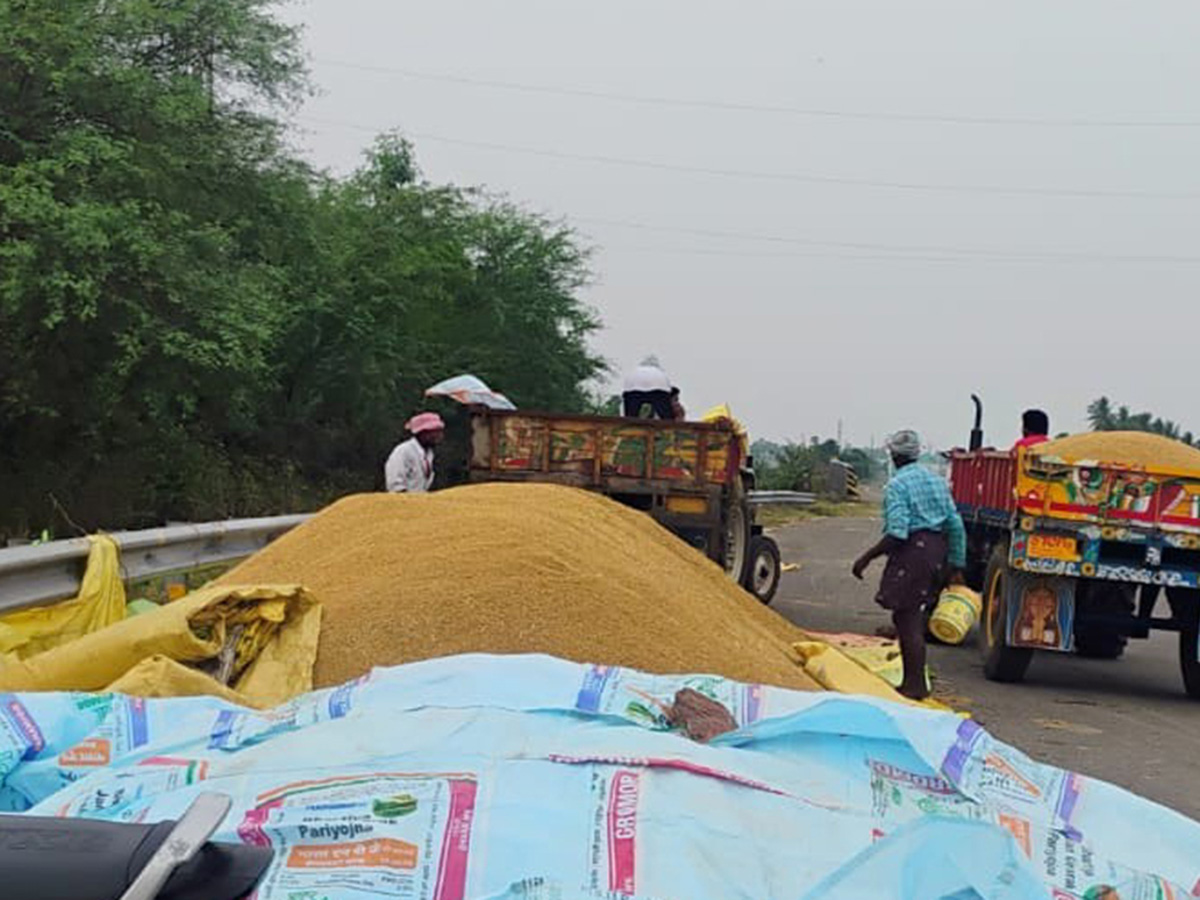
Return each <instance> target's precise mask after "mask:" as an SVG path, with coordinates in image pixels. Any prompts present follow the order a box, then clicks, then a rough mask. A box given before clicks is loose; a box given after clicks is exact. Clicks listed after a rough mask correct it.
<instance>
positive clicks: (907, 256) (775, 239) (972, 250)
mask: <svg viewBox="0 0 1200 900" xmlns="http://www.w3.org/2000/svg"><path fill="white" fill-rule="evenodd" d="M571 221H572V222H578V223H583V224H589V223H590V224H596V226H604V227H612V228H628V229H632V230H643V232H655V233H666V234H684V235H691V236H700V238H710V239H724V240H746V241H760V242H769V244H785V245H797V246H805V247H811V246H817V247H832V248H842V250H862V251H875V254H874V256H864V254H863V253H852V252H847V253H814V252H804V253H796V252H793V253H761V252H744V251H736V250H728V248H704V247H696V248H683V250H665V251H664V252H680V253H683V252H686V253H692V252H695V253H696V254H702V256H731V257H732V256H738V257H742V256H744V257H754V258H763V257H767V258H788V257H793V256H815V257H820V258H835V259H842V258H844V259H872V260H899V262H928V263H972V264H978V263H1060V264H1061V263H1133V264H1144V263H1148V264H1162V263H1168V264H1178V265H1196V264H1200V257H1184V256H1150V254H1146V256H1144V254H1128V253H1114V254H1108V253H1075V252H1062V253H1052V252H1046V251H1024V250H1018V251H1006V250H986V248H977V247H947V246H931V245H905V244H872V242H866V241H826V240H816V239H810V238H796V236H790V235H776V234H762V233H755V232H726V230H715V229H709V228H683V227H674V226H659V224H652V223H647V222H632V221H624V220H611V218H595V217H588V216H572V217H571ZM881 252H882V253H889V254H888V256H881V254H880V253H881ZM913 253H917V254H918V256H913Z"/></svg>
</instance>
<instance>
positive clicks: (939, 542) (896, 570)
mask: <svg viewBox="0 0 1200 900" xmlns="http://www.w3.org/2000/svg"><path fill="white" fill-rule="evenodd" d="M948 552H949V544H948V543H947V541H946V536H945V535H944V534H942V533H940V532H937V531H914V532H913V533H912V534H911V535H909V537H908V540H907V541H905V542H904V545H903V546H902V547H901V548H900V549H899V550H897V551H896V552H895V553H893V554H892V555H891V556H889V557H888V562H887V568H885V569H884V570H883V578H882V579H880V581H879V593H878V594H876V595H875V602H876V603H878V604H879V605H880V606H882V607H883V608H884V609H890V610H892V611H893V612H896V611H905V610H913V609H920V608H921V607H922V606H924V605H925V604H926V603H932V602H933V601H934V600H936V599H937V593H938V591H939V590H940V589H941V587H942V582H943V581H944V580H945V577H946V555H947V553H948Z"/></svg>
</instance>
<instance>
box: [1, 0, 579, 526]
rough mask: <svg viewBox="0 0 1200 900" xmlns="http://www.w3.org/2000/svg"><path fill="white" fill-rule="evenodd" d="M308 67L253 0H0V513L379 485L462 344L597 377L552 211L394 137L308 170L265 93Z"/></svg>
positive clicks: (529, 372)
mask: <svg viewBox="0 0 1200 900" xmlns="http://www.w3.org/2000/svg"><path fill="white" fill-rule="evenodd" d="M306 88H307V84H306V81H305V74H304V71H303V66H302V64H301V53H300V47H299V43H298V40H297V33H296V32H295V30H294V29H292V28H289V27H287V26H285V25H282V24H280V23H279V22H278V21H277V20H276V19H275V18H273V17H272V15H271V11H270V3H269V2H268V0H106V2H103V3H97V2H77V3H76V2H72V3H47V2H41V0H0V499H2V502H0V532H3V531H7V532H9V533H11V532H14V531H21V530H24V529H26V528H41V527H42V526H44V525H47V524H52V523H53V519H54V513H53V507H54V504H53V503H52V501H51V499H50V498H51V495H53V496H54V497H55V498H57V501H58V502H60V503H61V504H62V506H64V507H66V508H67V509H69V510H71V512H72V513H73V515H74V518H75V519H76V520H78V521H79V522H81V523H82V524H83V525H85V526H86V527H89V528H95V527H101V526H103V527H108V528H114V527H120V526H127V525H137V524H147V523H150V522H154V521H160V520H162V519H163V518H166V517H187V518H213V517H219V516H223V515H236V514H253V513H264V512H283V511H288V510H290V509H294V508H298V507H300V506H311V505H312V504H314V503H316V502H319V501H320V500H323V499H325V498H327V497H328V496H330V495H331V494H333V493H336V492H338V491H341V490H345V489H350V488H364V489H369V488H371V487H373V486H374V484H375V482H376V479H377V477H378V476H377V469H378V466H379V464H380V461H381V457H382V454H383V452H384V450H385V449H386V446H387V444H389V443H390V442H391V441H392V440H394V439H395V438H396V437H398V436H399V429H400V423H402V421H403V419H404V417H405V415H406V414H407V413H410V412H412V411H413V410H414V409H415V408H416V407H417V406H418V405H419V404H420V403H421V392H422V390H423V389H424V387H426V386H427V385H429V384H430V383H432V382H433V381H435V380H437V379H439V378H442V377H445V376H447V375H452V374H457V373H459V372H463V371H471V372H474V373H475V374H477V375H480V376H481V377H483V378H485V379H487V380H489V381H491V382H492V383H494V384H495V386H496V387H498V388H500V389H502V390H505V391H506V392H508V393H509V394H510V395H511V396H512V397H513V398H514V399H515V400H516V401H517V402H518V403H520V404H522V405H538V406H546V407H550V408H563V409H575V408H579V407H581V406H582V405H583V404H584V403H585V402H586V401H587V397H586V394H585V385H586V383H587V382H588V381H589V380H590V379H591V378H592V377H593V376H594V375H595V374H596V373H597V372H598V371H600V369H601V368H602V362H601V361H600V360H599V359H598V358H597V357H596V356H595V355H594V354H593V353H591V352H590V350H589V349H588V346H587V339H588V336H589V335H590V334H591V332H592V331H593V330H594V329H595V328H596V327H597V319H596V316H595V314H594V313H593V312H592V311H591V310H590V309H588V308H587V307H586V306H585V305H584V304H583V303H582V302H581V301H580V300H579V298H578V294H579V288H580V287H581V285H582V284H583V283H584V281H585V280H586V278H587V276H588V271H587V260H586V254H585V253H584V252H583V251H582V250H581V249H580V247H579V245H578V243H577V241H576V240H575V239H574V236H573V235H572V233H571V232H570V230H569V229H568V228H566V227H564V226H561V225H559V224H556V223H552V222H547V221H544V220H542V219H540V218H537V217H535V216H531V215H529V214H526V213H524V212H523V211H522V210H520V209H519V208H518V207H516V206H514V205H513V204H511V203H508V202H505V201H503V200H499V199H495V198H491V197H488V196H485V195H482V194H480V193H478V192H473V191H470V190H463V189H459V188H454V187H445V186H436V185H430V184H428V183H426V182H425V181H423V180H422V178H421V174H420V171H419V169H418V167H417V164H416V161H415V154H414V152H413V148H412V147H411V146H410V145H409V144H407V143H406V142H404V141H403V140H402V139H400V138H396V137H389V138H385V139H382V140H381V141H380V142H379V143H378V144H377V145H376V146H375V148H374V149H373V150H372V152H371V153H370V155H369V158H368V160H367V163H366V164H365V165H364V167H363V169H362V170H361V171H360V172H359V173H357V174H356V175H355V176H353V177H352V178H349V179H347V180H344V181H337V180H334V179H331V178H328V177H325V176H322V175H320V174H318V173H315V172H313V171H311V170H310V169H309V168H308V167H307V166H306V165H304V164H303V163H302V162H300V161H299V160H297V159H296V158H294V157H293V156H292V155H290V153H289V152H288V151H287V150H286V148H285V146H284V143H283V140H282V133H283V128H282V126H281V124H280V123H279V122H278V121H277V119H276V118H274V116H275V115H276V114H277V113H278V111H279V110H280V109H281V106H286V104H287V103H289V102H291V101H293V100H295V99H297V98H298V97H300V96H302V95H303V93H304V91H305V90H306ZM60 524H61V523H60Z"/></svg>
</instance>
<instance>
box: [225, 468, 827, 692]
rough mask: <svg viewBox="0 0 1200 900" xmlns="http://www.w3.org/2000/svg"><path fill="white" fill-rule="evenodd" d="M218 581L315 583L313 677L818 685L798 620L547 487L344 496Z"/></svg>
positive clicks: (652, 528) (617, 514) (586, 502)
mask: <svg viewBox="0 0 1200 900" xmlns="http://www.w3.org/2000/svg"><path fill="white" fill-rule="evenodd" d="M220 581H221V582H223V583H226V584H235V583H241V584H253V583H269V582H299V583H301V584H303V585H305V586H306V587H307V588H309V589H310V590H311V591H312V592H313V593H314V595H315V596H316V597H317V599H318V600H320V601H321V603H322V604H323V605H324V607H325V614H324V618H323V623H322V629H321V643H320V650H319V652H318V655H317V668H316V684H317V686H327V685H333V684H340V683H342V682H344V681H346V680H348V679H351V678H355V677H358V676H359V675H362V674H364V673H365V672H367V671H368V670H369V669H370V668H371V667H372V666H376V665H379V666H387V665H397V664H399V663H406V662H413V661H415V660H421V659H427V658H429V657H434V656H446V655H450V654H455V653H473V652H484V653H549V654H552V655H554V656H559V657H564V658H566V659H572V660H576V661H578V662H593V663H608V664H613V665H623V666H632V667H635V668H638V669H643V670H646V671H650V672H658V673H664V674H666V673H681V672H703V673H712V674H718V675H725V676H728V677H730V678H735V679H738V680H742V681H748V682H761V683H765V684H774V685H780V686H782V687H790V688H799V689H810V690H817V689H819V687H818V685H816V683H815V682H813V681H812V680H811V679H810V678H809V677H808V676H807V675H805V674H804V672H803V671H802V670H801V669H800V668H799V666H798V665H797V663H796V660H797V657H796V656H795V654H794V652H793V651H792V649H791V646H790V644H791V642H792V641H795V640H799V639H800V637H801V636H799V635H798V633H797V631H796V629H794V628H793V626H792V625H790V624H789V623H788V622H787V621H785V620H784V619H783V618H781V617H780V616H779V615H777V614H776V613H773V612H771V611H770V610H769V609H766V608H765V607H763V606H762V605H761V604H760V603H758V602H757V601H756V600H755V599H754V598H752V597H751V596H750V595H749V594H747V593H745V592H744V591H742V590H740V589H739V588H737V587H736V586H734V585H733V584H732V583H731V582H730V581H729V580H728V579H727V578H726V577H725V575H724V573H723V572H722V571H721V570H720V569H719V568H718V567H717V566H716V565H714V564H713V563H711V562H710V561H708V560H707V559H705V558H704V557H703V556H701V555H700V554H699V553H697V552H696V551H695V550H693V549H692V548H691V547H688V546H687V545H686V544H684V543H683V542H682V541H680V540H679V539H678V538H676V537H675V536H674V535H672V534H670V533H669V532H668V531H666V530H665V529H663V528H661V527H660V526H659V525H658V524H657V523H655V522H654V521H653V520H652V519H651V518H650V517H649V516H647V515H645V514H644V513H640V512H636V511H634V510H631V509H627V508H626V507H623V506H621V505H619V504H617V503H615V502H613V501H611V500H608V499H607V498H604V497H601V496H597V495H595V494H589V493H586V492H583V491H577V490H573V489H570V488H563V487H557V486H554V485H542V484H520V485H516V484H484V485H474V486H471V487H462V488H455V489H453V490H448V491H442V492H438V493H433V494H417V495H412V496H405V495H395V494H362V495H358V496H353V497H347V498H345V499H344V500H341V501H339V502H337V503H335V504H333V505H332V506H330V507H328V508H327V509H325V510H324V511H322V512H321V513H320V514H319V515H317V516H316V517H314V518H313V519H312V520H310V521H309V522H307V523H305V524H304V525H302V526H300V527H299V528H297V529H295V530H294V531H292V532H290V533H289V534H287V535H285V536H284V537H282V538H280V539H279V540H278V541H276V542H275V543H273V544H271V545H270V546H269V547H267V548H266V549H264V550H262V551H261V552H260V553H258V554H257V555H255V556H253V557H251V558H250V559H248V560H246V561H245V562H244V563H242V564H241V565H239V566H237V567H236V568H235V569H233V570H231V571H230V572H228V573H226V574H225V575H224V576H223V577H222V578H221V579H220Z"/></svg>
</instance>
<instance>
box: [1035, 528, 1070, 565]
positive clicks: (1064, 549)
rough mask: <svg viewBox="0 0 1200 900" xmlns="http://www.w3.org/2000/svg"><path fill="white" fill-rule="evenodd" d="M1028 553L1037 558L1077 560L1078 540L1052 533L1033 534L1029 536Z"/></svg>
mask: <svg viewBox="0 0 1200 900" xmlns="http://www.w3.org/2000/svg"><path fill="white" fill-rule="evenodd" d="M1028 552H1029V555H1030V556H1033V557H1037V558H1038V559H1060V560H1064V561H1066V562H1078V561H1079V542H1078V541H1077V540H1075V538H1069V537H1058V536H1057V535H1052V534H1035V535H1031V536H1030V538H1029V551H1028Z"/></svg>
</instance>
